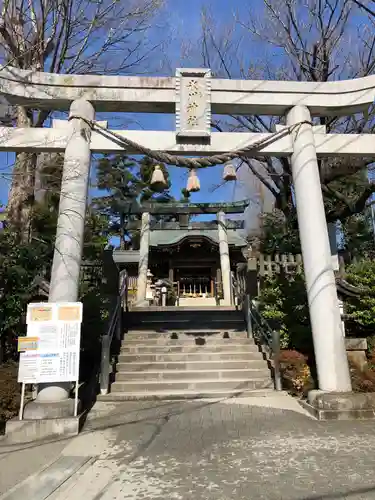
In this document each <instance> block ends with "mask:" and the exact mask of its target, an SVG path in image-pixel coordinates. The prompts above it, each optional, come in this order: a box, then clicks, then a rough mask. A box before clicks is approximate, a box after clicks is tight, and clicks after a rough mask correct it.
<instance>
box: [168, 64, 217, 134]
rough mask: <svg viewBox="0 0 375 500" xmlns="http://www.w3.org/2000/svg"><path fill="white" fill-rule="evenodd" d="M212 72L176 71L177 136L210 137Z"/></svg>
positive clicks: (198, 70)
mask: <svg viewBox="0 0 375 500" xmlns="http://www.w3.org/2000/svg"><path fill="white" fill-rule="evenodd" d="M210 130H211V72H210V70H206V69H191V70H189V69H187V70H185V69H184V70H179V69H178V70H177V72H176V135H177V137H182V138H183V137H186V138H188V137H204V138H207V137H210Z"/></svg>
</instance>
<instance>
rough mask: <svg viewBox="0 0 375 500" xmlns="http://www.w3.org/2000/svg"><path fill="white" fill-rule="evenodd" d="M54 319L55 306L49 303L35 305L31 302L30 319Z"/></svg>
mask: <svg viewBox="0 0 375 500" xmlns="http://www.w3.org/2000/svg"><path fill="white" fill-rule="evenodd" d="M52 320H53V308H52V307H51V306H48V305H45V306H43V305H39V304H38V305H36V306H33V305H32V304H29V321H52Z"/></svg>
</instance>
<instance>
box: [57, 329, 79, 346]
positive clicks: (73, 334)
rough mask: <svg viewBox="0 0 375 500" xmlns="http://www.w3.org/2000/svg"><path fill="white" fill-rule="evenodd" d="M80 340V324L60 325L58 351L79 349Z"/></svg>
mask: <svg viewBox="0 0 375 500" xmlns="http://www.w3.org/2000/svg"><path fill="white" fill-rule="evenodd" d="M80 338H81V325H80V323H62V324H61V325H60V335H59V349H70V350H72V349H79V345H80Z"/></svg>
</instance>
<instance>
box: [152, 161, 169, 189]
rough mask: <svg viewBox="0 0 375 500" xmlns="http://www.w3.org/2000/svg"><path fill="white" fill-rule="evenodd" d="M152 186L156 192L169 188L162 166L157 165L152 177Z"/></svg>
mask: <svg viewBox="0 0 375 500" xmlns="http://www.w3.org/2000/svg"><path fill="white" fill-rule="evenodd" d="M151 186H152V189H154V190H155V191H163V189H165V188H166V187H167V182H166V180H165V177H164V174H163V171H162V169H161V167H160V165H155V168H154V171H153V172H152V177H151Z"/></svg>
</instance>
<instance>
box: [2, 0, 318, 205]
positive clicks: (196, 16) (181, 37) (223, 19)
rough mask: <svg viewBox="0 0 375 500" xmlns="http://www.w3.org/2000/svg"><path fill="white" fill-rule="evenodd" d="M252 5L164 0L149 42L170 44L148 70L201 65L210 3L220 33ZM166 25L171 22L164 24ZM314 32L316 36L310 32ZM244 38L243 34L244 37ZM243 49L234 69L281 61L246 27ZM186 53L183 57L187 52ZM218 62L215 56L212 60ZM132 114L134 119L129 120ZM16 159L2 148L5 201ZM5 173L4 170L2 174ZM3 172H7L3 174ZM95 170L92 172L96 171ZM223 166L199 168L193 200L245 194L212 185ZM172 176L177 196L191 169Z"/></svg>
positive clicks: (144, 124) (147, 118) (118, 118)
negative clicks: (204, 10) (198, 184)
mask: <svg viewBox="0 0 375 500" xmlns="http://www.w3.org/2000/svg"><path fill="white" fill-rule="evenodd" d="M249 5H251V14H252V15H253V16H254V15H255V16H258V15H259V16H261V10H262V5H263V0H251V1H250V0H246V1H245V0H211V1H210V0H188V1H187V0H166V6H165V8H164V10H163V11H162V12H161V13H160V15H159V19H157V22H156V27H155V28H154V29H153V30H152V31H151V32H149V34H148V37H149V39H150V41H151V42H154V43H158V42H160V41H161V40H162V39H164V40H165V39H167V40H168V43H166V45H165V46H164V56H165V59H166V60H167V61H168V64H167V65H164V67H163V69H161V70H155V69H153V68H152V67H149V68H146V69H148V73H149V74H150V75H152V74H153V75H157V74H163V75H166V74H169V75H170V74H172V75H173V74H174V72H175V68H176V67H182V66H184V67H192V66H193V67H197V66H202V60H201V57H200V43H199V39H200V36H201V12H202V8H203V7H206V8H208V10H209V11H210V10H211V12H213V13H214V19H215V21H214V28H215V32H217V33H225V31H226V30H228V26H230V25H231V24H233V20H234V17H233V16H234V12H236V13H237V15H239V18H240V19H241V20H243V21H246V20H247V18H248V10H249ZM166 25H167V26H168V27H167V28H166ZM311 36H314V35H313V34H311ZM241 37H243V38H241ZM235 39H236V40H237V42H238V44H239V46H240V48H239V50H238V52H237V50H235V49H233V52H232V54H231V56H232V58H231V62H230V63H231V64H232V67H231V70H233V71H234V76H235V77H236V76H237V77H238V74H237V75H236V71H237V73H238V65H237V62H238V61H237V55H238V56H239V58H240V59H241V62H242V63H243V65H244V67H245V71H246V70H247V68H249V67H252V66H258V65H261V64H262V62H263V61H264V60H266V59H267V61H271V63H272V62H275V63H276V66H280V65H282V58H283V55H282V54H281V53H280V51H278V50H277V49H274V48H273V47H272V46H270V45H269V44H268V45H267V44H264V43H263V42H262V43H261V45H260V42H254V40H253V41H250V39H249V36H248V34H246V31H244V30H242V32H240V31H237V32H236V35H235ZM183 56H185V57H183ZM159 60H160V54H159V55H158V54H156V53H155V57H154V60H151V61H150V65H151V66H153V65H154V66H155V68H158V67H159V66H160V65H159ZM215 63H217V59H216V60H214V61H213V64H215ZM97 118H98V119H103V118H105V119H108V120H109V126H110V127H112V128H116V127H118V126H119V125H120V126H121V128H124V127H125V126H126V127H127V128H132V129H138V128H142V129H146V130H174V128H175V125H174V116H172V115H159V114H152V115H151V114H150V115H148V114H139V115H118V114H117V115H111V116H105V117H103V116H98V117H97ZM129 119H131V121H130V123H129ZM13 162H14V155H13V154H11V153H7V154H5V153H3V154H2V153H0V201H1V202H3V203H6V201H7V194H8V189H9V182H10V176H11V165H12V164H13ZM1 173H2V174H3V175H1ZM4 174H5V175H4ZM93 175H94V172H93ZM221 175H222V167H214V168H209V169H203V170H200V171H199V178H200V181H201V191H200V192H198V193H194V194H193V195H192V200H193V201H197V202H203V201H232V200H234V199H241V198H243V197H244V194H243V190H242V189H241V186H240V185H239V183H236V185H233V183H228V184H226V185H224V186H223V187H221V188H220V189H216V190H213V187H214V186H217V185H218V184H220V182H221ZM170 177H171V181H172V194H173V195H174V196H175V197H177V198H178V197H179V196H180V191H181V188H183V187H184V186H185V185H186V179H187V171H186V170H185V169H181V168H170Z"/></svg>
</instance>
